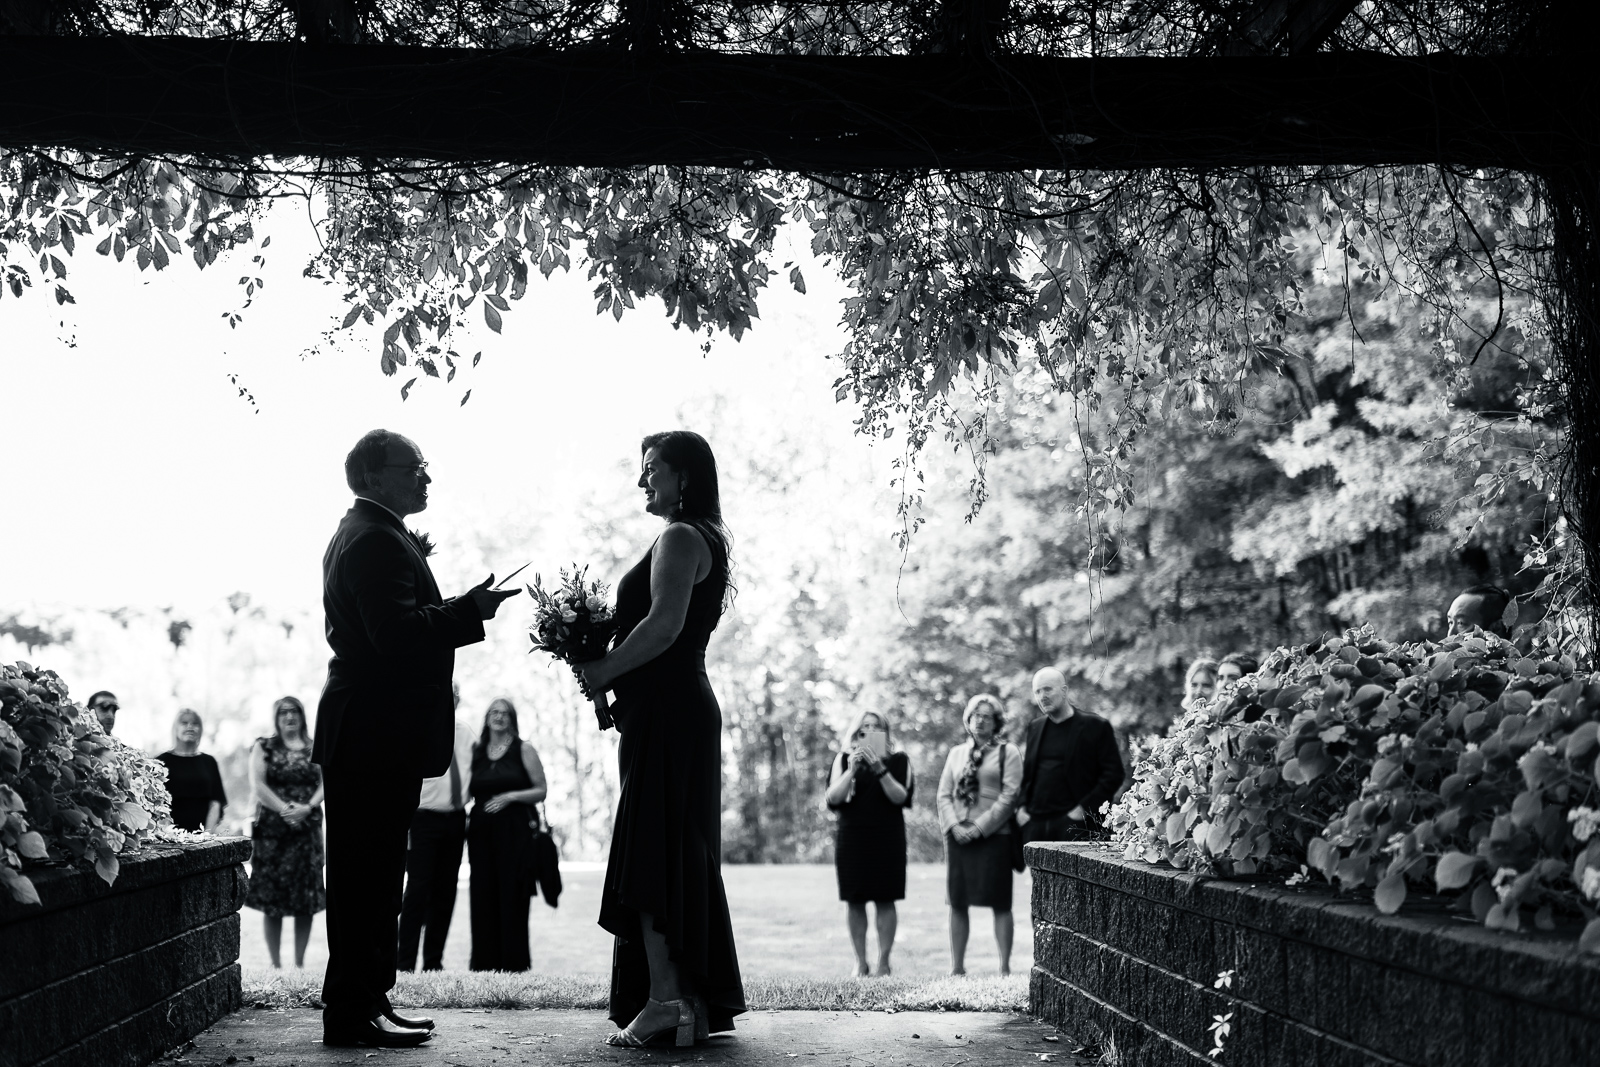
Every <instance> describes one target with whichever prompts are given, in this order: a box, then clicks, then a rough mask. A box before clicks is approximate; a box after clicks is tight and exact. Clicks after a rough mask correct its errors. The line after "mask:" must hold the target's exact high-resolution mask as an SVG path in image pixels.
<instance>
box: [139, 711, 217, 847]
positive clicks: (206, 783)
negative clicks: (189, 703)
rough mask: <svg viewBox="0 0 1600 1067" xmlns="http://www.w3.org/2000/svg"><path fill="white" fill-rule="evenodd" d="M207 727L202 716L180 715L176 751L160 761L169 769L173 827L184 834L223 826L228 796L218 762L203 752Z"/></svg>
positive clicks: (193, 713) (174, 733)
mask: <svg viewBox="0 0 1600 1067" xmlns="http://www.w3.org/2000/svg"><path fill="white" fill-rule="evenodd" d="M204 733H205V727H204V726H203V725H202V724H201V722H200V713H199V712H197V711H194V710H192V709H190V708H184V709H183V710H182V711H180V712H178V718H177V721H175V722H174V723H173V724H172V748H171V749H169V750H168V751H166V752H163V753H161V755H159V756H157V757H156V759H158V760H160V761H161V762H162V763H164V764H166V767H167V792H168V793H170V794H172V824H173V825H174V826H176V827H177V828H178V829H180V830H195V831H200V830H204V831H206V832H208V833H209V832H210V831H212V830H215V829H216V828H217V824H218V823H220V822H222V809H223V808H225V807H227V806H228V794H227V792H226V791H224V790H223V788H222V772H221V771H219V770H218V769H217V761H216V760H215V759H214V758H213V757H211V756H208V755H206V754H205V753H204V752H201V751H200V738H201V737H202V736H203V735H204Z"/></svg>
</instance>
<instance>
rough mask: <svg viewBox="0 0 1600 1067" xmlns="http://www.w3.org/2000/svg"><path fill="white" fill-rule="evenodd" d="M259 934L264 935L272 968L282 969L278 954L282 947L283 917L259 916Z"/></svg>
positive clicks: (281, 961)
mask: <svg viewBox="0 0 1600 1067" xmlns="http://www.w3.org/2000/svg"><path fill="white" fill-rule="evenodd" d="M261 932H262V933H263V934H265V935H266V938H267V955H268V956H271V957H272V966H273V968H274V969H282V967H283V960H281V959H279V957H278V953H279V950H280V949H281V948H282V946H283V916H282V915H263V916H261Z"/></svg>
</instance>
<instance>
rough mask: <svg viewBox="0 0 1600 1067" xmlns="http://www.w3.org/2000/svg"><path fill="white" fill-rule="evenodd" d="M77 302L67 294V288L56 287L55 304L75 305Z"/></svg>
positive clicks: (62, 286)
mask: <svg viewBox="0 0 1600 1067" xmlns="http://www.w3.org/2000/svg"><path fill="white" fill-rule="evenodd" d="M77 302H78V301H77V300H76V299H75V298H74V297H73V295H72V294H71V293H69V292H67V287H66V286H64V285H58V286H56V303H57V304H76V303H77Z"/></svg>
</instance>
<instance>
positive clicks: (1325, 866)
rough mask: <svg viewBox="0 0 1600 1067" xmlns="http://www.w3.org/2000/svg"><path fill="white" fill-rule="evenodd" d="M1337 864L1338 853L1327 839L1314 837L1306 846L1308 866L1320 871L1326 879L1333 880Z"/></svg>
mask: <svg viewBox="0 0 1600 1067" xmlns="http://www.w3.org/2000/svg"><path fill="white" fill-rule="evenodd" d="M1337 862H1338V853H1336V852H1335V851H1334V848H1333V845H1331V844H1329V843H1328V842H1327V841H1326V840H1325V839H1323V838H1320V837H1313V838H1312V839H1311V841H1310V842H1309V843H1308V844H1307V845H1306V866H1307V867H1310V868H1311V869H1312V870H1314V871H1320V872H1321V873H1322V876H1323V877H1324V878H1328V879H1330V880H1331V879H1332V878H1333V868H1334V865H1335V864H1336V863H1337Z"/></svg>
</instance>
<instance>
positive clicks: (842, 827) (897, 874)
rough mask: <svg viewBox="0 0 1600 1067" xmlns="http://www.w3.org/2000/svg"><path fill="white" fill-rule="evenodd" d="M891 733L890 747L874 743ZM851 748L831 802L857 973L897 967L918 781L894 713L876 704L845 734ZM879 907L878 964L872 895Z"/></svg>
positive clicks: (838, 767) (836, 770) (831, 785)
mask: <svg viewBox="0 0 1600 1067" xmlns="http://www.w3.org/2000/svg"><path fill="white" fill-rule="evenodd" d="M874 736H881V737H882V739H883V745H884V752H885V753H886V755H884V756H881V757H880V756H879V754H878V752H877V751H876V750H875V749H874V748H873V747H872V745H871V744H870V743H869V742H870V741H871V739H872V738H873V737H874ZM845 744H846V745H848V746H849V748H848V749H847V750H846V751H844V752H841V753H839V755H838V757H837V758H836V759H834V761H833V773H832V775H831V776H830V778H829V781H828V794H827V800H828V807H830V808H832V809H833V810H834V811H836V812H838V813H839V827H838V832H837V833H836V834H835V835H834V848H833V865H834V869H835V871H836V872H837V874H838V876H839V899H840V900H842V901H844V902H845V903H846V905H847V906H848V917H847V922H848V925H849V927H850V944H851V946H852V947H854V948H855V950H856V974H857V975H866V974H872V973H876V974H879V975H885V974H888V973H889V952H890V950H892V949H893V948H894V934H895V928H896V926H897V925H898V924H899V915H898V913H897V912H896V910H895V901H897V900H904V899H905V897H906V818H905V811H906V809H907V808H909V807H910V806H911V795H912V793H913V792H914V791H915V789H916V784H915V783H914V782H912V780H911V760H910V758H909V757H908V756H907V755H906V754H905V753H904V752H894V751H892V750H890V747H889V720H888V719H886V718H885V717H884V716H882V715H880V714H878V713H877V712H875V711H863V712H862V713H861V714H860V715H857V716H856V720H855V722H854V723H852V724H851V726H850V729H849V731H848V732H846V734H845ZM868 901H871V902H872V903H873V905H874V906H875V908H876V910H877V913H878V914H877V918H878V922H877V926H878V969H877V971H876V972H873V971H872V970H870V969H869V968H868V966H867V902H868Z"/></svg>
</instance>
